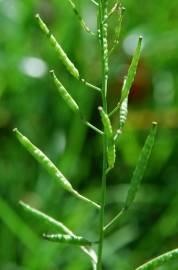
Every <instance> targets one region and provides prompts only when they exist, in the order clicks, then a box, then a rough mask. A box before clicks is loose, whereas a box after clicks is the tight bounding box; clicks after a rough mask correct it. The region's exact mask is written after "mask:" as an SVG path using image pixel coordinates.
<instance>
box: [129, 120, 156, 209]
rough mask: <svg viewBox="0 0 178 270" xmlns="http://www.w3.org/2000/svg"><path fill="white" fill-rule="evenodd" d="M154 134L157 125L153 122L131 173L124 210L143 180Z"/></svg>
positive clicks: (132, 199)
mask: <svg viewBox="0 0 178 270" xmlns="http://www.w3.org/2000/svg"><path fill="white" fill-rule="evenodd" d="M156 132H157V123H155V122H154V123H153V124H152V128H151V130H150V133H149V135H148V137H147V139H146V142H145V144H144V146H143V149H142V151H141V154H140V157H139V160H138V163H137V166H136V168H135V170H134V173H133V176H132V179H131V183H130V187H129V190H128V194H127V198H126V202H125V206H124V208H125V209H127V208H129V207H130V205H131V204H132V202H133V201H134V199H135V196H136V193H137V191H138V188H139V186H140V183H141V180H142V178H143V175H144V172H145V169H146V166H147V163H148V160H149V157H150V155H151V152H152V148H153V145H154V142H155V136H156Z"/></svg>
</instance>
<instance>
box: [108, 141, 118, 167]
mask: <svg viewBox="0 0 178 270" xmlns="http://www.w3.org/2000/svg"><path fill="white" fill-rule="evenodd" d="M107 159H108V166H109V169H112V168H113V167H114V164H115V160H116V146H115V144H114V141H113V140H112V142H109V143H108V147H107Z"/></svg>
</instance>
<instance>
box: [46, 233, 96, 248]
mask: <svg viewBox="0 0 178 270" xmlns="http://www.w3.org/2000/svg"><path fill="white" fill-rule="evenodd" d="M43 238H44V239H46V240H49V241H51V242H58V243H64V244H72V245H78V246H91V245H92V243H91V242H90V241H88V240H86V239H85V238H83V237H81V236H71V235H68V234H43Z"/></svg>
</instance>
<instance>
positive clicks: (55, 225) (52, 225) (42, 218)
mask: <svg viewBox="0 0 178 270" xmlns="http://www.w3.org/2000/svg"><path fill="white" fill-rule="evenodd" d="M19 204H20V207H21V208H22V210H23V211H24V213H26V214H27V215H29V216H30V217H32V218H34V219H35V220H36V221H39V223H41V224H45V225H47V226H48V228H49V229H57V230H58V231H62V232H64V233H65V234H69V235H75V234H74V233H73V232H72V231H70V230H69V229H68V228H67V227H66V226H65V225H64V224H63V223H61V222H59V221H57V220H56V219H54V218H52V217H50V216H48V215H46V214H45V213H43V212H41V211H39V210H37V209H35V208H33V207H31V206H30V205H28V204H26V203H24V202H22V201H20V202H19Z"/></svg>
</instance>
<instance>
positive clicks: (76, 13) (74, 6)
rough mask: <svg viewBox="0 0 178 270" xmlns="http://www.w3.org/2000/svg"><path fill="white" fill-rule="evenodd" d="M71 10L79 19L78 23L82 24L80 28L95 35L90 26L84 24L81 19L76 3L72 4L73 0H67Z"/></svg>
mask: <svg viewBox="0 0 178 270" xmlns="http://www.w3.org/2000/svg"><path fill="white" fill-rule="evenodd" d="M68 1H69V3H70V5H71V7H72V9H73V11H74V14H75V15H76V17H77V18H78V20H79V23H80V25H81V26H82V28H83V29H84V31H86V32H87V33H89V34H91V35H95V34H94V33H93V32H92V31H91V30H90V28H89V27H88V26H87V25H86V23H85V21H84V20H83V18H82V17H81V15H80V13H79V11H78V9H77V7H76V5H75V4H74V2H73V1H72V0H68Z"/></svg>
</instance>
